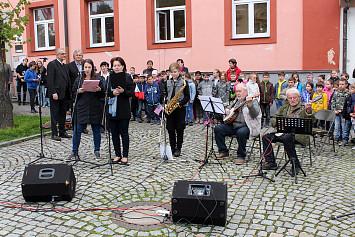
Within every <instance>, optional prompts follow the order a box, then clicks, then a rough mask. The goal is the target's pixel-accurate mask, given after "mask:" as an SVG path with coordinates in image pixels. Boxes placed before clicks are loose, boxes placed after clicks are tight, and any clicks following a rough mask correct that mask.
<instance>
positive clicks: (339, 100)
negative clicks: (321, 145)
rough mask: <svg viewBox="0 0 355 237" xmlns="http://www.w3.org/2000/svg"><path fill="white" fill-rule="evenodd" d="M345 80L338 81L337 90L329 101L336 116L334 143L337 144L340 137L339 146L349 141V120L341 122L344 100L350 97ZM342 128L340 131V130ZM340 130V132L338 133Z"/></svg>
mask: <svg viewBox="0 0 355 237" xmlns="http://www.w3.org/2000/svg"><path fill="white" fill-rule="evenodd" d="M346 84H347V81H346V79H339V89H338V90H336V91H334V93H333V96H332V100H331V110H333V111H334V112H335V114H336V117H335V130H334V131H335V141H337V142H339V138H340V135H341V136H342V139H343V141H342V142H341V143H340V145H347V143H348V140H349V133H348V132H347V131H348V126H350V121H349V120H345V119H344V120H343V110H344V105H345V101H346V98H347V97H349V96H350V93H349V91H346ZM341 128H342V129H341ZM340 130H342V131H340Z"/></svg>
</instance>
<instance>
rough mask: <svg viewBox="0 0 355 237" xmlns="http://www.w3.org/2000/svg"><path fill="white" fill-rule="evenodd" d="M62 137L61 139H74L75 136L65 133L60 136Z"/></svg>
mask: <svg viewBox="0 0 355 237" xmlns="http://www.w3.org/2000/svg"><path fill="white" fill-rule="evenodd" d="M60 137H61V138H72V137H73V136H72V135H69V134H68V133H63V134H60Z"/></svg>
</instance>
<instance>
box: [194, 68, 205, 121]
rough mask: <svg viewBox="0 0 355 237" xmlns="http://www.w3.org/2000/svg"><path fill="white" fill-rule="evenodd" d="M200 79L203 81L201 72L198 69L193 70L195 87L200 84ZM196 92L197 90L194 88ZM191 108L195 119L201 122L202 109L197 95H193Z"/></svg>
mask: <svg viewBox="0 0 355 237" xmlns="http://www.w3.org/2000/svg"><path fill="white" fill-rule="evenodd" d="M201 81H203V79H202V74H201V72H200V71H196V72H195V85H196V89H197V88H198V85H199V84H200V82H201ZM196 94H197V90H196ZM193 108H194V115H195V116H194V117H195V121H196V122H197V123H202V122H203V119H202V117H203V110H202V106H201V103H200V100H199V99H198V96H195V99H194V103H193Z"/></svg>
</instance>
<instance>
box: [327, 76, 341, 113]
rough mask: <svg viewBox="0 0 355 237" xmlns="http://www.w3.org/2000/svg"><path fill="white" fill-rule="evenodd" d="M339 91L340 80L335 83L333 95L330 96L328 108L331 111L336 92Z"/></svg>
mask: <svg viewBox="0 0 355 237" xmlns="http://www.w3.org/2000/svg"><path fill="white" fill-rule="evenodd" d="M328 80H333V79H328ZM337 90H339V80H338V81H336V82H334V84H333V93H332V95H331V96H330V98H329V100H328V103H329V105H328V108H329V109H331V105H332V99H333V95H334V92H335V91H337Z"/></svg>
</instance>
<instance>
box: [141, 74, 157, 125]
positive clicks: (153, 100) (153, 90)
mask: <svg viewBox="0 0 355 237" xmlns="http://www.w3.org/2000/svg"><path fill="white" fill-rule="evenodd" d="M153 72H154V71H153ZM147 81H148V83H147V84H146V85H145V88H144V98H145V100H146V101H147V105H148V107H147V112H148V114H149V118H150V119H151V124H154V123H155V122H156V123H157V124H160V117H159V115H157V114H156V113H154V110H155V109H156V108H157V106H158V104H159V100H160V90H159V86H158V84H157V83H156V82H155V81H154V78H153V75H148V79H147Z"/></svg>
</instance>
